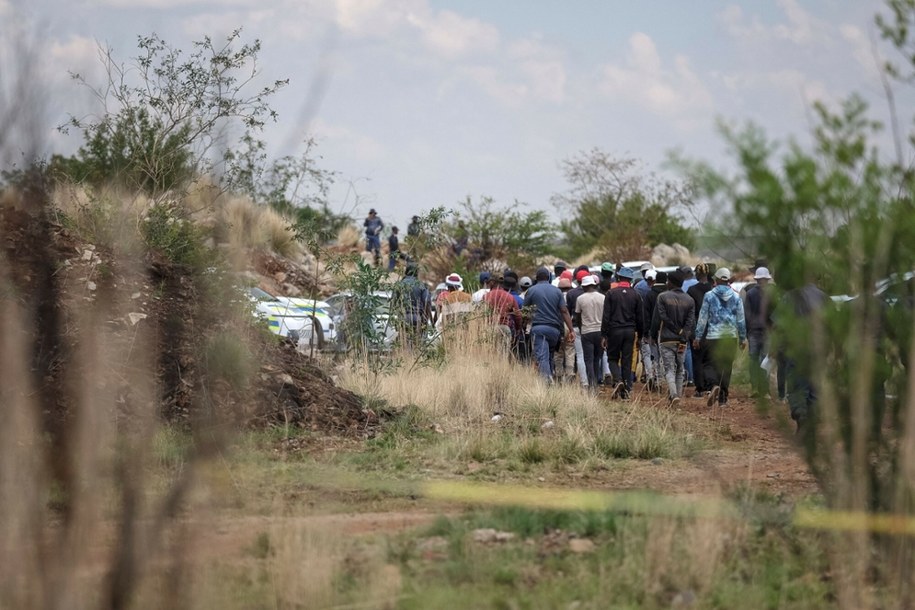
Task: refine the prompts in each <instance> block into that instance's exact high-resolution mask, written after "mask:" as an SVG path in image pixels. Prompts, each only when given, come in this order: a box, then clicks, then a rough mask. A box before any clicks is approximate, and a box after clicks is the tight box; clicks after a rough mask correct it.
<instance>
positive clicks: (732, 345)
mask: <svg viewBox="0 0 915 610" xmlns="http://www.w3.org/2000/svg"><path fill="white" fill-rule="evenodd" d="M696 336H697V337H704V338H705V340H706V342H707V344H708V349H709V352H710V355H711V366H709V367H708V368H706V369H705V371H703V375H704V377H705V380H706V383H709V384H711V385H712V389H711V391H710V392H709V396H708V406H710V407H711V406H712V405H713V404H715V402H716V401H717V402H718V406H720V407H726V406H727V405H728V394H729V392H730V387H731V372H732V370H733V368H734V358H735V357H736V356H737V347H738V345H739V346H740V349H744V348H745V347H746V345H747V323H746V319H745V318H744V311H743V302H741V300H740V295H738V294H737V293H736V292H735V291H734V289H733V288H731V271H730V270H729V269H727V268H726V267H722V268H720V269H718V270H717V271H716V272H715V287H714V288H712V289H711V290H710V291H709V292H708V293H706V295H705V297H704V298H703V300H702V308H701V309H700V310H699V321H698V322H697V323H696ZM694 341H695V339H694Z"/></svg>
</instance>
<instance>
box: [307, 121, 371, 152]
mask: <svg viewBox="0 0 915 610" xmlns="http://www.w3.org/2000/svg"><path fill="white" fill-rule="evenodd" d="M310 132H311V133H310V135H313V136H314V137H315V138H316V139H317V140H318V141H319V142H320V141H322V140H332V141H333V143H334V147H335V148H337V149H338V150H346V151H347V153H348V154H349V155H350V156H351V157H354V158H357V159H359V160H362V161H378V160H380V159H383V158H384V157H385V147H384V146H383V145H382V144H381V143H380V142H379V141H378V140H376V139H374V138H372V137H371V136H368V135H366V134H363V133H359V132H358V131H356V130H354V129H351V128H349V127H346V126H345V125H337V124H332V123H328V122H327V121H324V120H322V119H320V118H318V119H315V120H314V122H313V123H312V124H311V129H310Z"/></svg>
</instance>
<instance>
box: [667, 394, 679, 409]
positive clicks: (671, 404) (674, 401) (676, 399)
mask: <svg viewBox="0 0 915 610" xmlns="http://www.w3.org/2000/svg"><path fill="white" fill-rule="evenodd" d="M667 406H668V407H670V408H671V409H679V408H680V397H679V396H674V397H673V398H671V399H670V402H668V403H667Z"/></svg>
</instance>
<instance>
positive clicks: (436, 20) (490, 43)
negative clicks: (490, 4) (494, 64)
mask: <svg viewBox="0 0 915 610" xmlns="http://www.w3.org/2000/svg"><path fill="white" fill-rule="evenodd" d="M409 22H410V24H411V25H413V26H414V27H416V28H417V29H419V31H420V35H421V37H422V40H423V42H424V43H425V44H426V46H427V47H428V48H429V49H430V50H431V51H433V52H434V53H436V54H438V55H440V56H442V57H445V58H448V59H455V58H458V57H461V56H464V55H467V54H470V53H483V54H487V53H492V52H493V51H495V50H496V49H497V48H498V46H499V30H498V29H496V27H495V26H493V25H491V24H489V23H485V22H483V21H480V20H479V19H468V18H466V17H462V16H460V15H458V14H457V13H454V12H451V11H440V12H438V13H430V14H428V15H427V16H425V17H421V16H418V15H416V14H411V15H410V16H409Z"/></svg>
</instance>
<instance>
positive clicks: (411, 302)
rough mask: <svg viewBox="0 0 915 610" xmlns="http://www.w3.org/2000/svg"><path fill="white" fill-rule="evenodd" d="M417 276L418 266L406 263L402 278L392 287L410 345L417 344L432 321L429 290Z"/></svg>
mask: <svg viewBox="0 0 915 610" xmlns="http://www.w3.org/2000/svg"><path fill="white" fill-rule="evenodd" d="M418 276H419V265H417V264H416V263H407V266H406V269H405V270H404V276H403V278H402V279H401V280H400V281H399V282H398V283H397V284H396V285H395V287H394V295H395V299H397V302H399V303H400V304H401V309H402V311H403V319H404V324H405V325H406V327H407V335H408V337H409V339H410V344H411V345H418V344H419V342H420V341H421V339H422V336H423V332H424V331H425V329H426V326H427V325H428V324H429V322H430V321H431V320H432V299H431V297H430V295H429V288H428V286H426V284H425V283H424V282H421V281H420V280H419V277H418Z"/></svg>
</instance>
